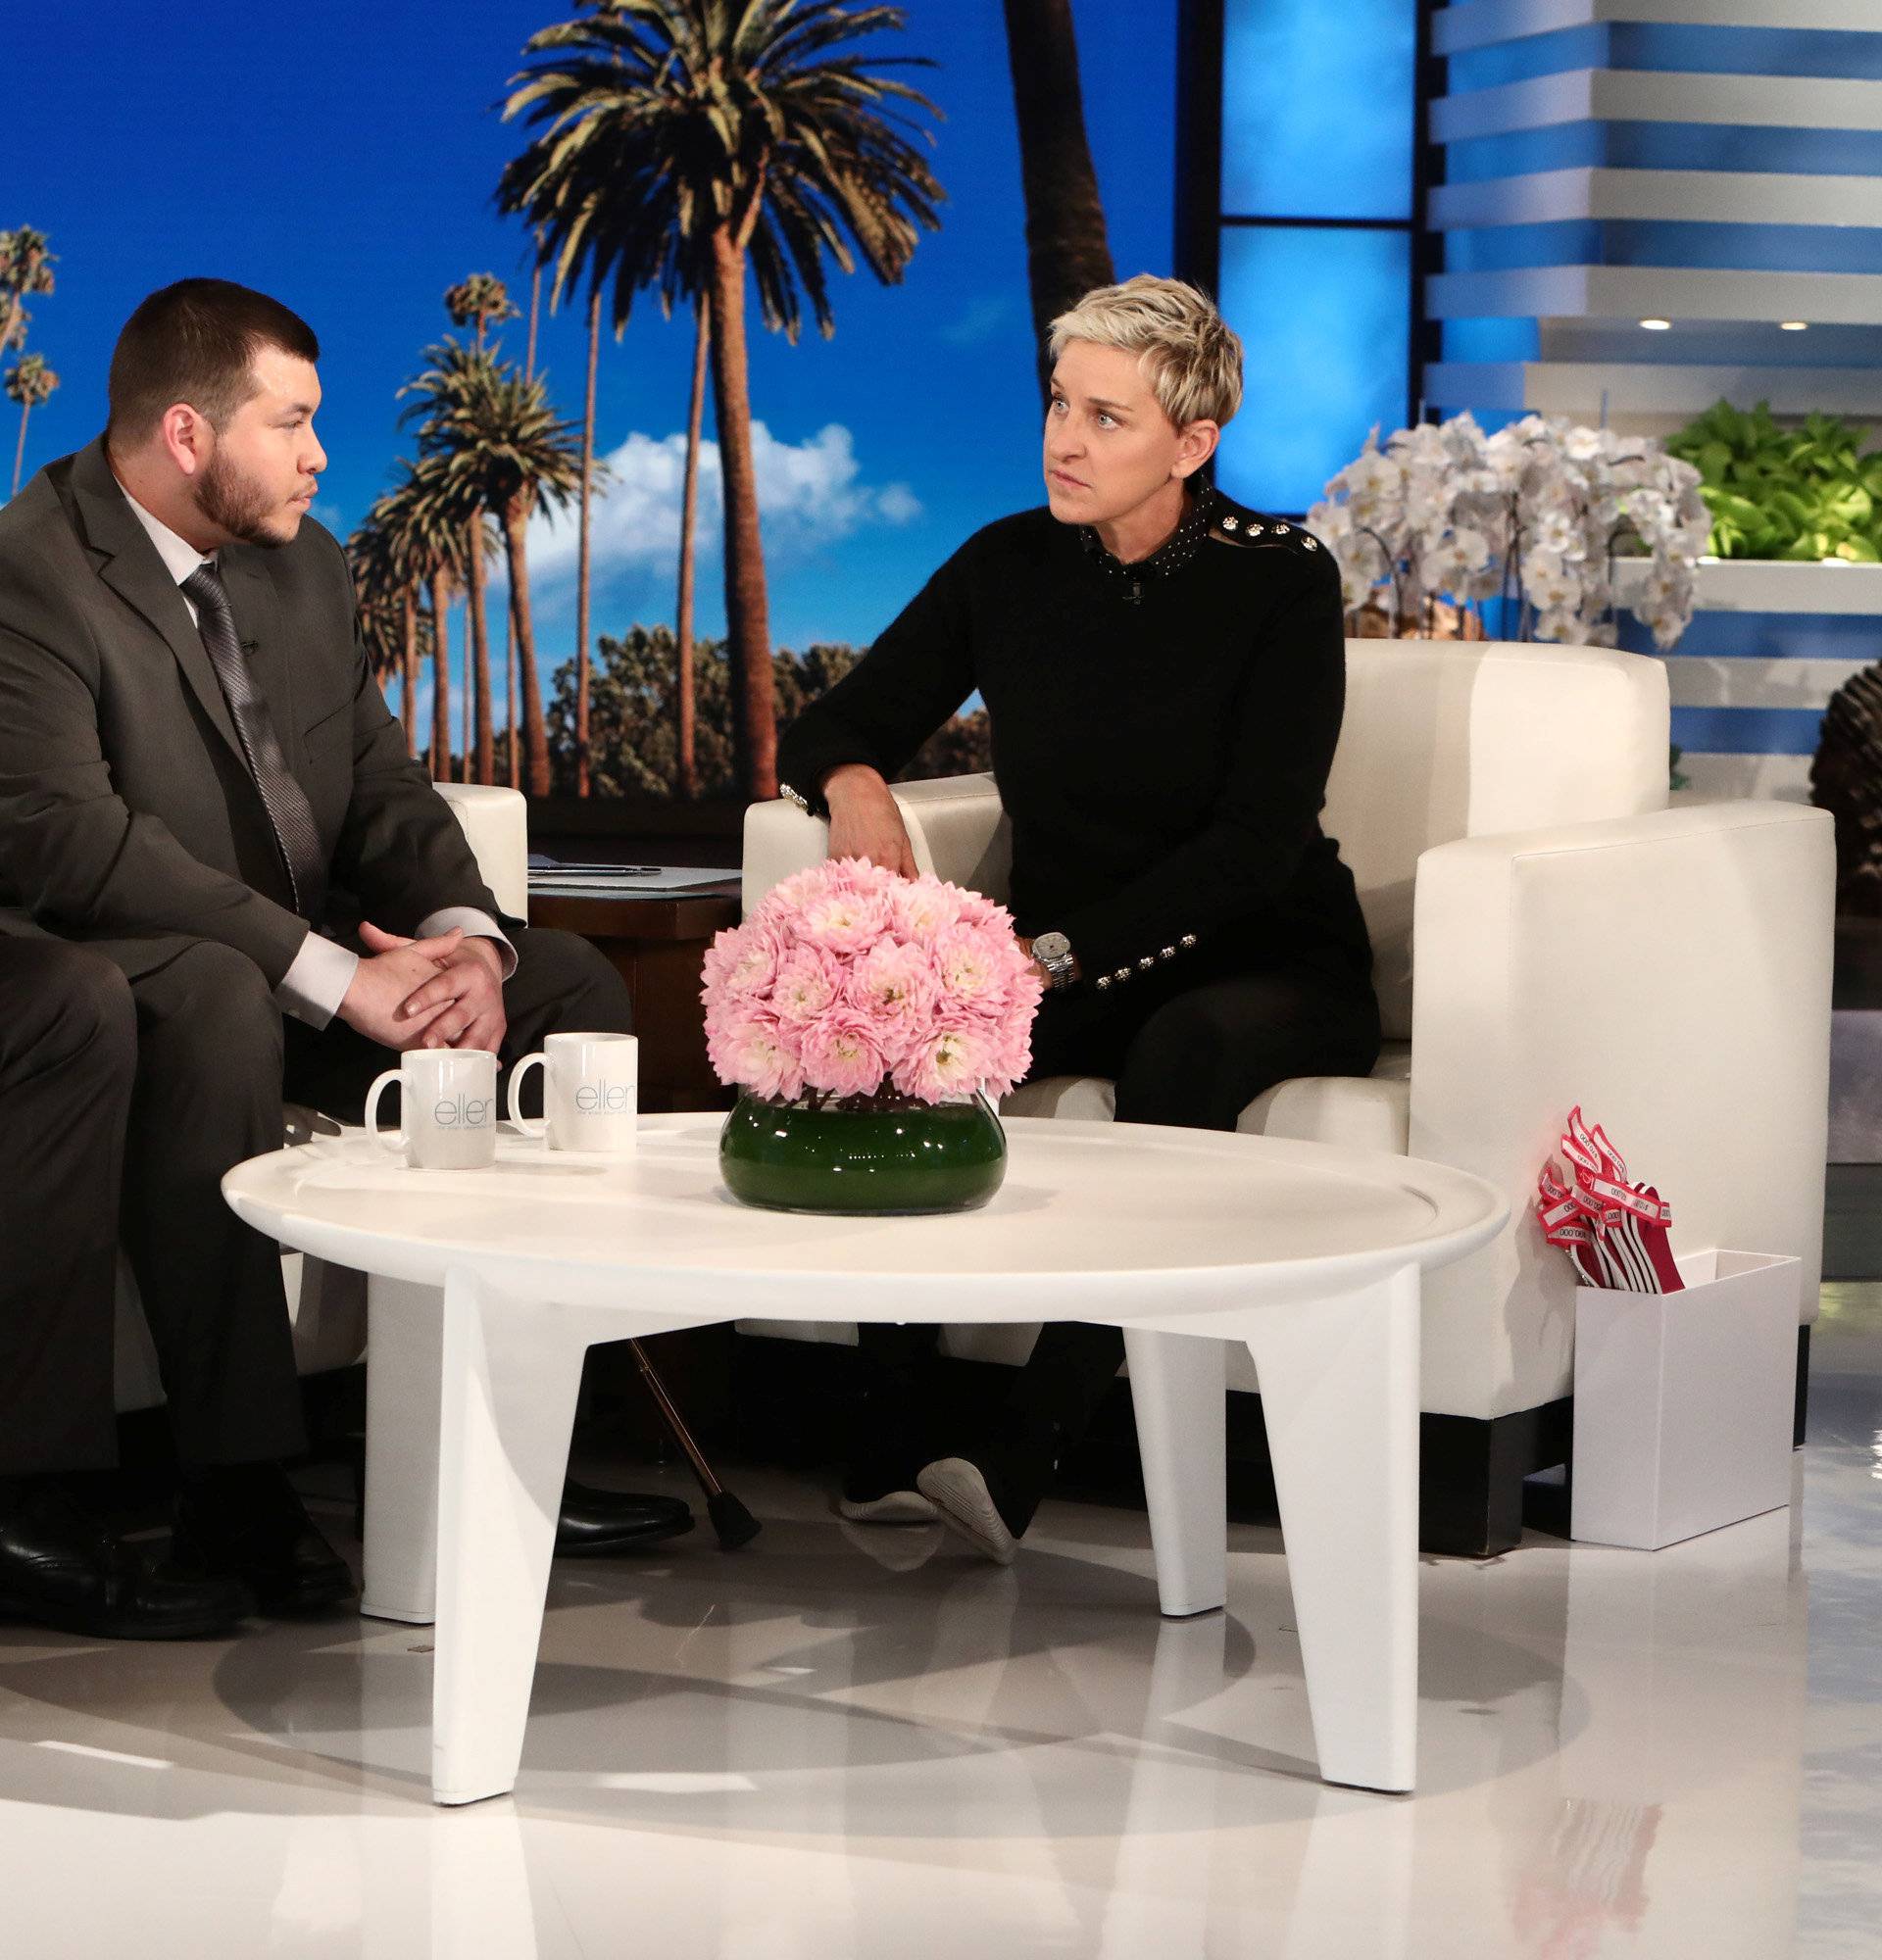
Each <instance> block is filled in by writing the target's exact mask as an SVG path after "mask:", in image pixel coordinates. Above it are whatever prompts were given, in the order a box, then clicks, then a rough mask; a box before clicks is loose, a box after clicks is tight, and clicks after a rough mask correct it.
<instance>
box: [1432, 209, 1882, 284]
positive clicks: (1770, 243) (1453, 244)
mask: <svg viewBox="0 0 1882 1960" xmlns="http://www.w3.org/2000/svg"><path fill="white" fill-rule="evenodd" d="M1444 264H1445V270H1446V271H1450V272H1501V271H1511V270H1520V269H1523V268H1528V267H1534V266H1680V267H1690V268H1693V269H1696V270H1712V271H1733V272H1882V231H1871V230H1865V229H1862V228H1860V227H1858V226H1854V225H1833V224H1712V223H1685V222H1676V221H1671V220H1666V219H1607V220H1597V219H1575V220H1566V221H1561V222H1559V223H1552V224H1499V225H1489V226H1484V227H1481V228H1477V227H1472V228H1470V229H1467V230H1461V231H1451V232H1447V233H1446V234H1445V251H1444Z"/></svg>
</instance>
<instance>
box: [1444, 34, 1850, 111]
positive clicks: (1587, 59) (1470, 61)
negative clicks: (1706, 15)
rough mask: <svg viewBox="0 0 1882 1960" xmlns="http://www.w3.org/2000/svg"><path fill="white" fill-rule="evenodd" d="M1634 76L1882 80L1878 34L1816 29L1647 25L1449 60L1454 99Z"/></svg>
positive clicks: (1555, 37)
mask: <svg viewBox="0 0 1882 1960" xmlns="http://www.w3.org/2000/svg"><path fill="white" fill-rule="evenodd" d="M1582 68H1606V69H1634V70H1637V71H1645V72H1647V73H1671V74H1790V75H1818V76H1823V77H1826V78H1829V79H1836V80H1853V81H1854V80H1861V81H1874V80H1877V79H1882V45H1878V43H1877V40H1876V37H1875V36H1874V35H1873V34H1865V33H1860V32H1849V33H1843V32H1837V31H1833V30H1832V31H1824V30H1821V29H1817V28H1795V29H1788V28H1781V27H1710V26H1667V25H1648V24H1646V23H1632V22H1630V23H1625V24H1616V25H1612V26H1581V27H1563V28H1560V29H1559V30H1557V31H1556V32H1555V33H1551V34H1528V35H1525V36H1524V37H1523V38H1522V39H1520V40H1514V41H1506V42H1504V43H1503V44H1502V45H1501V46H1499V47H1489V48H1472V49H1470V50H1468V51H1467V52H1465V53H1463V54H1458V55H1453V56H1452V57H1451V60H1450V67H1449V73H1450V78H1451V92H1452V93H1453V94H1456V93H1458V92H1459V91H1460V90H1461V89H1466V88H1496V87H1498V86H1500V85H1502V84H1503V83H1505V82H1511V81H1528V80H1530V79H1532V78H1533V77H1534V76H1536V75H1540V74H1562V73H1567V72H1568V71H1570V70H1572V69H1582Z"/></svg>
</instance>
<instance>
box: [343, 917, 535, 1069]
mask: <svg viewBox="0 0 1882 1960" xmlns="http://www.w3.org/2000/svg"><path fill="white" fill-rule="evenodd" d="M360 943H361V945H362V946H364V947H365V948H366V950H367V951H366V956H365V957H363V958H362V959H361V961H360V963H359V967H358V969H357V971H356V972H355V973H354V975H353V982H352V985H351V986H349V987H348V988H347V990H346V999H345V1000H344V1001H342V1002H341V1003H340V1018H341V1019H342V1020H343V1021H345V1023H346V1024H347V1026H348V1027H350V1028H354V1029H356V1030H357V1031H358V1032H359V1033H361V1034H363V1035H365V1036H366V1037H367V1038H368V1039H369V1040H370V1041H375V1042H377V1043H379V1044H380V1045H381V1046H382V1047H384V1048H390V1049H398V1050H399V1051H401V1052H403V1051H405V1050H407V1049H414V1048H481V1049H489V1050H491V1051H493V1052H494V1051H495V1050H496V1049H497V1048H498V1047H499V1046H500V1045H501V1043H502V1041H503V1036H504V1029H505V1027H506V1026H507V1022H506V1021H505V1018H504V1012H503V959H502V956H501V955H500V954H499V953H498V951H497V949H496V947H495V946H494V945H493V944H492V943H491V942H490V941H489V940H487V939H479V938H466V936H465V935H464V933H463V932H462V931H460V930H457V929H455V928H454V929H453V930H452V931H450V932H445V933H439V934H438V935H437V936H436V937H435V938H433V939H402V938H401V937H400V936H399V935H398V934H397V933H390V932H381V931H380V930H379V928H378V927H377V926H375V925H371V924H366V925H362V926H361V927H360Z"/></svg>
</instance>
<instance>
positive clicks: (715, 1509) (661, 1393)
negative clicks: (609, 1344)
mask: <svg viewBox="0 0 1882 1960" xmlns="http://www.w3.org/2000/svg"><path fill="white" fill-rule="evenodd" d="M627 1345H628V1347H630V1348H632V1349H633V1350H634V1359H635V1360H636V1361H637V1362H639V1364H640V1376H641V1380H642V1381H644V1382H645V1383H646V1384H647V1393H648V1394H649V1395H650V1396H652V1397H653V1398H654V1406H655V1407H656V1408H657V1409H659V1411H660V1415H661V1420H662V1421H663V1422H664V1423H666V1425H667V1427H668V1428H669V1430H671V1431H672V1433H673V1441H674V1442H675V1443H677V1444H678V1445H679V1446H680V1450H681V1452H682V1453H683V1454H684V1456H685V1458H686V1460H687V1462H688V1463H690V1464H691V1465H692V1466H693V1475H694V1476H695V1477H697V1478H698V1479H699V1488H700V1489H701V1490H702V1491H704V1492H705V1493H706V1515H707V1516H708V1517H709V1518H711V1519H712V1521H713V1530H714V1531H716V1532H717V1533H718V1543H719V1545H720V1547H721V1548H722V1549H723V1550H726V1551H736V1550H737V1549H738V1547H739V1546H740V1545H741V1544H751V1542H752V1540H753V1539H755V1538H756V1537H757V1536H758V1535H759V1533H760V1532H761V1531H763V1530H764V1529H765V1528H764V1526H763V1525H761V1524H760V1523H759V1521H758V1520H757V1519H756V1518H755V1517H753V1516H752V1514H751V1512H750V1511H748V1510H747V1509H746V1508H745V1506H744V1505H743V1504H741V1503H740V1502H739V1501H738V1499H737V1498H736V1497H735V1496H733V1495H732V1494H731V1492H729V1491H728V1490H726V1488H725V1486H724V1485H723V1484H721V1483H720V1482H719V1481H718V1478H717V1477H715V1476H714V1475H713V1466H712V1465H711V1464H710V1463H708V1462H707V1460H706V1457H705V1453H704V1452H703V1451H702V1450H701V1448H700V1446H699V1445H698V1444H697V1443H695V1442H694V1441H693V1433H692V1431H691V1430H689V1429H688V1428H687V1427H686V1422H685V1418H684V1417H683V1416H682V1415H681V1414H680V1412H679V1410H678V1409H677V1408H675V1407H674V1406H673V1398H672V1397H671V1396H669V1394H668V1393H667V1384H666V1383H665V1382H663V1381H662V1380H661V1379H660V1374H659V1371H658V1370H657V1369H656V1368H655V1366H654V1364H653V1360H652V1358H651V1357H650V1356H649V1354H648V1352H647V1350H646V1348H643V1347H642V1346H641V1345H640V1343H639V1342H638V1341H634V1340H630V1341H629V1342H628V1343H627Z"/></svg>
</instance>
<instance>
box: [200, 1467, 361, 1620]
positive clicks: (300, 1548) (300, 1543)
mask: <svg viewBox="0 0 1882 1960" xmlns="http://www.w3.org/2000/svg"><path fill="white" fill-rule="evenodd" d="M172 1556H173V1558H174V1560H175V1562H176V1564H177V1565H178V1567H179V1568H181V1569H182V1570H183V1571H185V1572H201V1573H215V1574H221V1575H223V1576H225V1577H228V1578H233V1579H239V1580H240V1581H242V1582H243V1583H244V1584H245V1585H246V1586H247V1587H248V1589H249V1591H250V1592H252V1593H254V1595H255V1600H256V1603H257V1605H259V1606H260V1608H261V1610H262V1611H263V1612H264V1613H271V1614H290V1615H291V1614H299V1613H317V1612H320V1611H322V1609H324V1608H326V1607H329V1606H338V1605H341V1604H343V1603H344V1602H345V1601H346V1600H348V1599H351V1598H352V1597H353V1596H354V1593H355V1592H356V1591H357V1588H356V1587H355V1586H354V1584H353V1574H352V1571H351V1569H350V1568H349V1567H348V1565H347V1563H346V1561H345V1559H343V1558H342V1557H341V1556H340V1555H339V1553H338V1552H336V1551H335V1550H334V1549H333V1547H332V1546H331V1545H330V1544H327V1542H326V1540H325V1539H324V1538H322V1536H321V1531H320V1527H319V1526H318V1525H316V1524H315V1522H314V1520H313V1519H312V1518H310V1517H309V1516H308V1514H307V1507H306V1506H305V1505H304V1504H303V1503H302V1502H301V1499H300V1495H299V1493H298V1492H296V1490H295V1489H294V1487H293V1485H292V1484H290V1483H289V1482H288V1481H287V1477H286V1474H285V1473H284V1472H283V1471H282V1470H281V1469H280V1467H279V1466H278V1465H276V1464H273V1463H243V1464H233V1465H228V1466H218V1467H217V1468H215V1469H212V1470H196V1471H189V1472H186V1473H185V1475H184V1480H183V1489H182V1492H181V1494H180V1495H178V1497H177V1499H176V1531H175V1536H174V1541H173V1551H172Z"/></svg>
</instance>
